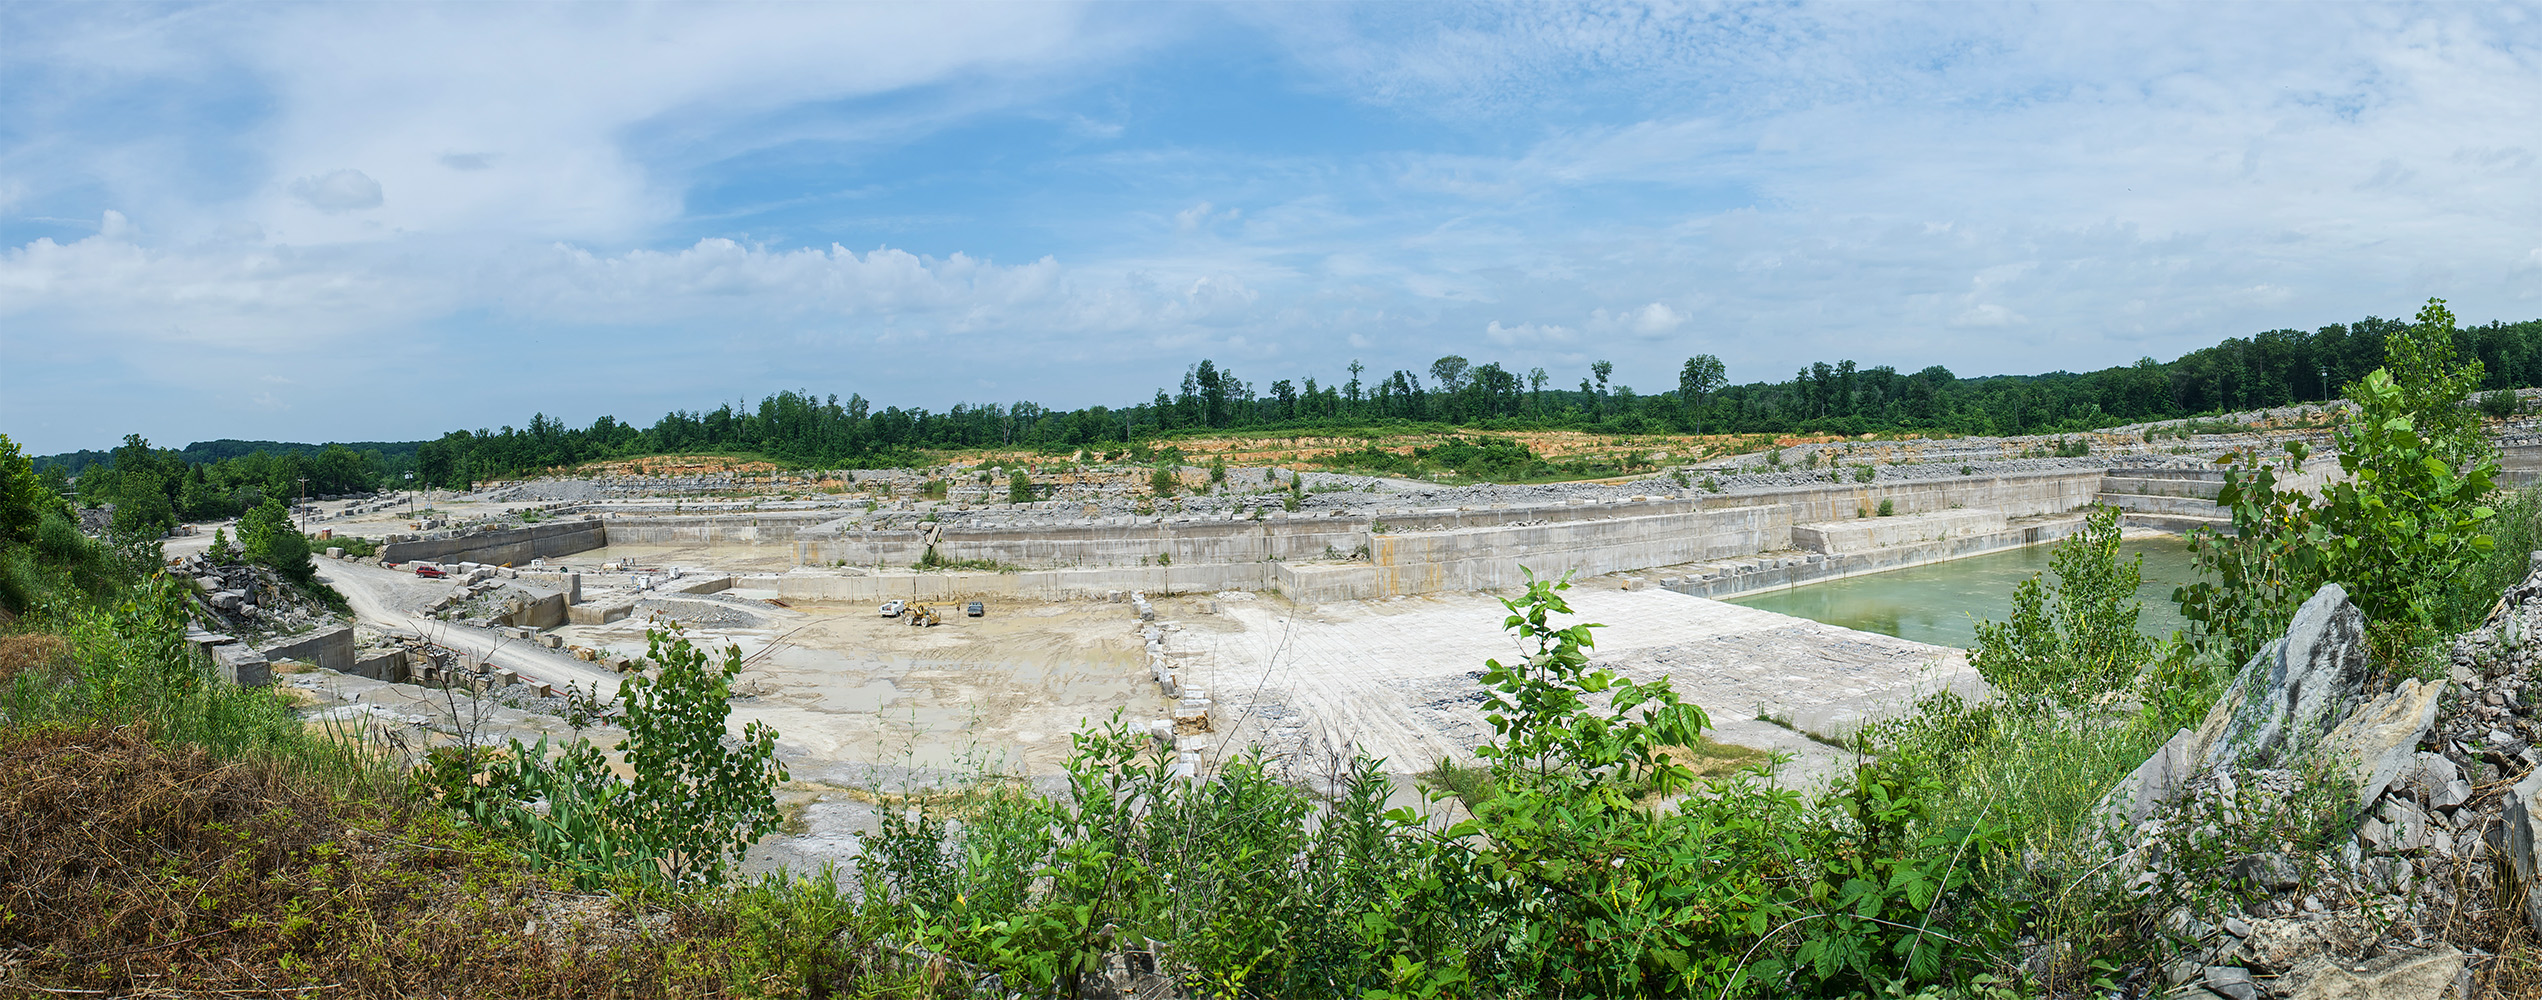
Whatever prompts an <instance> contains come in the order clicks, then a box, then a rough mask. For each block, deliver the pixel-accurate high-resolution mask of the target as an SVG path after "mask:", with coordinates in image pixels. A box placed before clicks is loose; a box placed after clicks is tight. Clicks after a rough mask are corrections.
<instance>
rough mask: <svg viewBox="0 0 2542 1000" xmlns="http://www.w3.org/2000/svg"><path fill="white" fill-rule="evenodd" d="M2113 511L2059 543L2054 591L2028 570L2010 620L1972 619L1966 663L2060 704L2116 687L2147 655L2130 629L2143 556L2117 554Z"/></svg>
mask: <svg viewBox="0 0 2542 1000" xmlns="http://www.w3.org/2000/svg"><path fill="white" fill-rule="evenodd" d="M2118 519H2119V514H2118V508H2115V507H2098V508H2094V509H2093V510H2092V512H2091V513H2090V514H2087V515H2085V517H2084V519H2083V528H2082V530H2081V531H2078V532H2076V533H2074V534H2072V535H2069V536H2066V538H2065V540H2064V541H2061V542H2058V543H2057V548H2056V553H2055V554H2054V555H2052V556H2050V557H2049V561H2048V567H2049V570H2050V571H2051V572H2054V573H2055V574H2056V576H2057V582H2056V585H2055V587H2054V588H2049V587H2048V586H2046V585H2045V584H2043V583H2042V580H2041V577H2040V576H2038V575H2036V574H2033V575H2032V576H2031V577H2030V579H2028V580H2024V581H2022V582H2021V584H2020V585H2019V586H2017V587H2015V588H2014V590H2013V611H2012V619H2011V620H2010V621H2007V622H1992V621H1986V622H1979V623H1977V648H1976V649H1974V650H1971V651H1970V653H1969V665H1970V666H1973V667H1975V668H1976V669H1977V672H1978V674H1979V675H1981V676H1983V677H1985V678H1986V683H1988V684H1991V685H1993V686H1994V687H1995V689H1996V690H1997V691H2000V692H2003V693H2005V694H2007V695H2011V696H2014V697H2017V698H2023V699H2031V700H2044V701H2049V702H2054V703H2057V704H2060V705H2065V706H2075V705H2080V704H2083V703H2085V702H2088V701H2090V700H2092V699H2094V698H2097V697H2099V696H2100V695H2103V694H2107V693H2109V692H2111V691H2115V690H2117V689H2118V687H2119V686H2120V685H2122V684H2124V683H2125V682H2126V681H2127V680H2128V679H2129V678H2131V677H2134V676H2135V674H2136V669H2137V668H2138V667H2140V666H2143V665H2144V663H2145V660H2146V659H2147V658H2148V656H2150V654H2151V652H2152V643H2150V642H2149V641H2147V640H2146V638H2145V637H2144V636H2143V635H2140V634H2138V633H2137V631H2136V619H2137V616H2138V615H2139V614H2140V613H2141V612H2142V611H2143V607H2142V606H2141V605H2140V604H2139V603H2138V602H2137V600H2136V586H2137V584H2138V583H2140V582H2141V581H2142V580H2143V568H2142V567H2143V563H2144V556H2142V555H2138V556H2137V557H2136V558H2135V559H2134V560H2131V561H2125V562H2122V561H2120V560H2119V558H2118V542H2119V528H2118Z"/></svg>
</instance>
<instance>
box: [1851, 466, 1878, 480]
mask: <svg viewBox="0 0 2542 1000" xmlns="http://www.w3.org/2000/svg"><path fill="white" fill-rule="evenodd" d="M1876 475H1879V471H1878V470H1876V469H1874V468H1872V467H1871V466H1868V465H1857V466H1854V482H1857V483H1867V482H1870V481H1871V478H1872V477H1873V476H1876Z"/></svg>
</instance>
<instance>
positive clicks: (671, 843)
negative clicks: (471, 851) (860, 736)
mask: <svg viewBox="0 0 2542 1000" xmlns="http://www.w3.org/2000/svg"><path fill="white" fill-rule="evenodd" d="M645 659H646V660H647V661H648V662H652V663H656V664H659V665H660V666H659V669H658V671H657V672H656V673H655V674H654V675H653V676H651V677H647V676H644V675H641V674H638V675H634V676H630V677H629V678H628V679H627V680H626V682H625V683H624V685H623V686H622V687H621V689H620V691H619V697H620V699H621V700H622V701H623V703H624V705H625V707H626V719H625V725H626V730H627V736H626V738H625V739H623V740H620V741H618V744H617V745H616V747H615V749H616V750H617V751H618V752H619V753H620V754H621V755H622V756H623V757H624V759H625V760H626V763H627V766H628V767H629V768H630V769H632V770H633V771H634V772H635V778H634V780H632V781H628V780H622V779H620V778H619V777H618V776H617V775H616V774H615V773H613V772H612V771H611V770H610V767H609V761H608V758H607V757H605V756H603V755H602V754H601V752H600V750H599V749H598V748H596V747H594V746H592V745H591V743H590V742H589V741H587V740H583V739H579V738H577V739H575V740H574V741H573V742H571V743H568V744H566V745H565V746H564V747H563V748H562V749H561V752H560V753H558V754H557V755H556V756H555V757H554V758H553V759H550V757H549V755H548V749H549V745H548V740H547V738H546V737H540V738H539V741H538V743H537V744H535V745H523V744H522V743H521V742H520V741H519V740H514V741H512V744H511V750H510V753H509V754H508V755H500V756H490V755H487V754H484V753H482V752H479V751H476V750H475V749H474V748H467V747H461V748H445V749H442V750H437V751H435V752H434V753H433V754H432V755H431V756H430V757H429V758H428V759H427V763H426V766H425V767H424V769H423V771H422V772H421V773H420V775H419V777H420V779H421V780H422V781H423V783H424V785H425V787H427V788H428V789H430V790H431V791H432V792H433V793H434V794H435V795H436V796H437V797H439V798H441V799H442V800H443V801H444V802H445V804H447V805H449V806H451V807H452V808H453V809H455V810H457V811H458V812H459V813H460V814H462V815H464V816H466V817H467V818H469V819H471V820H473V821H475V822H477V823H480V824H482V825H485V826H487V827H490V828H493V829H495V830H498V831H501V832H503V833H505V834H507V835H509V836H513V837H516V838H518V839H520V840H521V841H522V842H523V843H525V844H526V845H528V846H529V849H530V850H531V852H532V853H534V854H535V855H537V856H538V857H539V858H540V859H542V860H543V861H545V862H547V863H549V864H553V865H556V866H559V867H562V868H564V869H566V870H568V871H570V872H571V873H572V874H573V875H574V877H575V879H576V880H577V881H578V882H579V883H581V884H583V885H585V886H597V885H601V884H604V883H607V882H609V881H611V880H613V879H617V878H622V877H633V878H636V879H639V880H644V881H655V880H659V881H662V882H667V883H671V884H713V883H715V882H718V881H721V880H722V878H723V875H724V872H725V870H726V868H727V867H729V866H730V865H731V864H732V863H733V862H735V861H738V860H740V857H741V853H742V851H743V850H745V849H747V848H748V847H749V846H750V844H751V843H752V842H754V841H756V840H758V839H759V837H760V836H762V835H764V834H766V833H767V832H768V831H770V830H774V829H776V827H777V821H778V819H779V817H778V814H777V805H776V787H777V785H778V784H779V783H781V782H783V781H785V780H786V770H785V766H784V765H782V764H779V763H778V762H777V759H776V740H777V732H776V730H774V729H771V728H769V727H768V726H767V724H765V723H759V722H753V723H751V724H750V725H748V726H746V727H744V728H743V730H742V734H741V736H740V737H738V738H734V737H731V736H729V735H728V734H727V732H726V730H725V727H724V720H725V718H726V717H727V716H728V715H730V714H731V712H732V705H731V697H732V679H733V677H734V676H736V675H738V674H739V673H740V672H741V650H740V648H739V647H727V648H726V649H725V651H724V654H723V656H722V658H721V662H714V661H710V660H709V659H708V657H707V654H706V652H705V651H704V650H700V649H698V648H696V647H695V646H694V645H692V644H691V643H690V642H689V640H688V637H687V636H686V635H685V634H683V633H682V631H681V629H680V628H679V626H677V625H672V626H669V627H667V628H662V627H656V628H652V629H648V630H647V631H646V654H645Z"/></svg>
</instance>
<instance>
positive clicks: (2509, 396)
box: [2480, 389, 2524, 420]
mask: <svg viewBox="0 0 2542 1000" xmlns="http://www.w3.org/2000/svg"><path fill="white" fill-rule="evenodd" d="M2521 412H2524V403H2523V402H2522V401H2521V400H2519V399H2517V398H2516V392H2515V390H2513V389H2496V390H2492V391H2489V392H2485V393H2481V394H2480V415H2481V416H2484V417H2488V418H2489V419H2491V420H2505V419H2507V418H2508V417H2512V416H2515V415H2516V414H2518V413H2521Z"/></svg>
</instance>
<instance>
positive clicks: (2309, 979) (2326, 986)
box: [2278, 945, 2463, 1000]
mask: <svg viewBox="0 0 2542 1000" xmlns="http://www.w3.org/2000/svg"><path fill="white" fill-rule="evenodd" d="M2462 971H2463V953H2462V952H2460V951H2457V950H2455V949H2454V947H2453V946H2451V945H2445V946H2442V947H2439V948H2438V949H2436V950H2435V951H2432V952H2426V953H2421V954H2410V953H2406V952H2403V953H2395V954H2386V955H2384V956H2382V957H2380V958H2376V959H2374V960H2372V961H2368V962H2356V963H2351V962H2347V961H2342V960H2339V959H2336V958H2333V957H2332V956H2328V955H2315V956H2313V957H2311V958H2309V959H2306V960H2305V961H2304V962H2303V964H2301V965H2298V966H2296V967H2295V968H2294V969H2293V970H2292V971H2290V972H2288V973H2287V974H2286V975H2285V976H2284V977H2283V978H2282V979H2280V980H2279V982H2278V989H2279V994H2280V995H2281V996H2285V997H2289V998H2291V1000H2452V998H2453V997H2454V995H2455V993H2454V987H2455V982H2456V980H2457V979H2459V978H2460V977H2461V975H2462Z"/></svg>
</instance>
